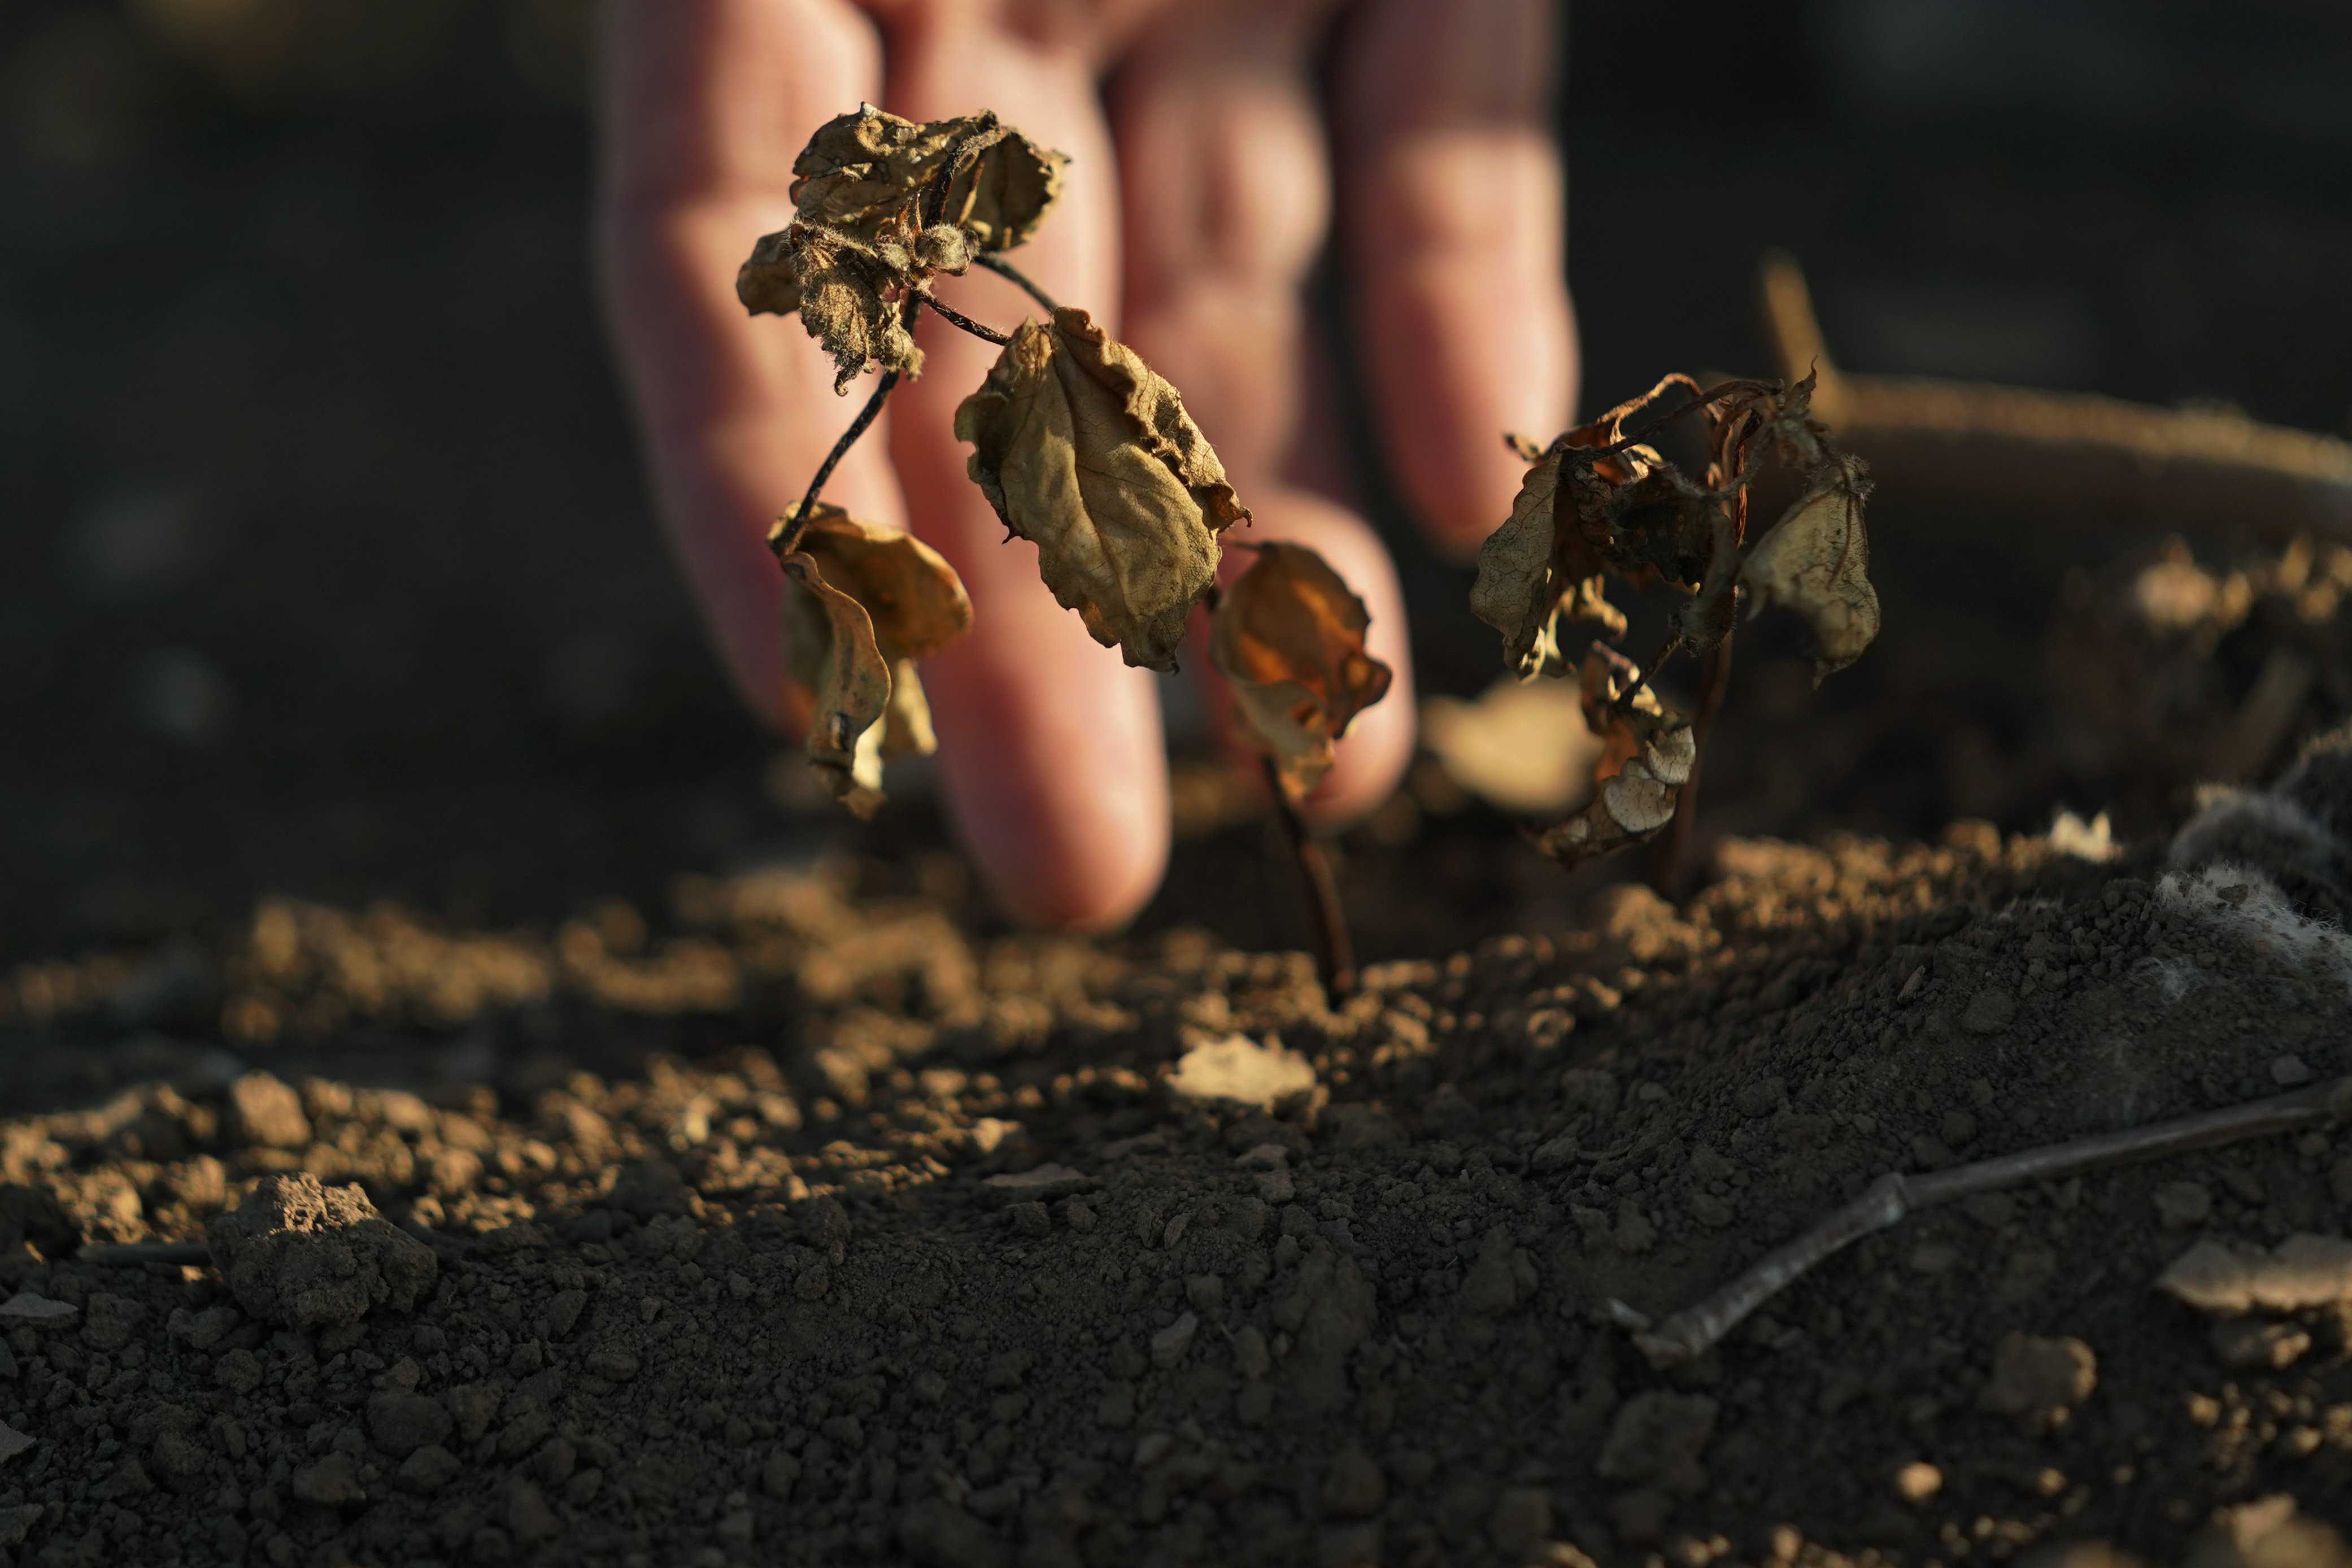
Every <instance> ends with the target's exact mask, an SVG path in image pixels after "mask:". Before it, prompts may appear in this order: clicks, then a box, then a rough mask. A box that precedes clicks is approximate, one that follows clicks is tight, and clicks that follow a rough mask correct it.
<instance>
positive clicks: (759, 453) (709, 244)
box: [596, 0, 901, 727]
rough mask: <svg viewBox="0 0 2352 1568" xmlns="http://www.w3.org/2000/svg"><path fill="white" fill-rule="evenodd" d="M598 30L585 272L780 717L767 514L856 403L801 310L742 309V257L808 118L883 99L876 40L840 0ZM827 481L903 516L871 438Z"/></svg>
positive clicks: (700, 552)
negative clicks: (806, 327) (593, 194)
mask: <svg viewBox="0 0 2352 1568" xmlns="http://www.w3.org/2000/svg"><path fill="white" fill-rule="evenodd" d="M602 53H603V72H604V79H603V82H602V94H601V96H602V99H603V110H604V113H603V121H604V125H603V129H604V152H603V157H602V160H601V163H600V168H599V175H600V178H599V189H598V193H597V215H596V239H597V260H598V264H599V265H598V271H599V274H600V280H601V282H602V284H603V291H604V305H605V310H606V313H607V315H608V316H609V317H610V319H611V325H612V333H613V337H614V342H615V343H616V345H617V347H618V348H619V350H620V357H621V360H622V363H623V367H624V368H625V370H626V371H627V372H628V374H627V377H626V379H627V382H628V387H629V391H630V393H631V395H632V400H633V402H634V403H635V409H636V415H637V422H638V424H639V426H641V428H642V429H643V431H644V433H645V436H646V463H647V467H648V468H649V469H650V470H651V479H652V481H653V488H654V493H655V500H656V505H657V508H658V510H659V511H660V514H661V518H662V521H663V524H664V526H665V527H666V528H667V531H668V533H669V537H670V542H671V545H672V548H673V550H674V552H675V553H676V554H677V559H678V562H679V564H680V565H681V566H682V567H683V568H684V570H685V573H686V576H687V580H688V584H689V586H690V587H691V588H692V589H693V592H694V596H695V599H696V601H697V603H698V604H699V605H700V606H701V608H702V612H703V616H704V618H705V619H706V620H707V621H708V622H709V626H710V631H711V636H712V638H713V640H714V641H715V642H716V643H717V644H718V646H719V652H720V655H721V657H722V658H723V660H724V662H725V664H726V667H727V670H728V673H729V675H730V677H732V678H733V679H734V681H735V684H736V686H737V687H738V688H739V689H740V690H741V691H742V693H743V695H744V697H745V698H746V699H747V700H749V701H750V702H751V706H752V707H753V708H754V709H755V710H758V711H759V712H760V713H761V715H762V716H763V717H765V718H766V719H767V720H768V721H770V722H771V723H773V724H777V725H779V726H780V727H789V724H790V721H791V719H792V717H793V715H792V714H791V712H790V708H791V701H790V699H789V697H788V694H787V687H786V683H785V680H784V673H783V652H782V632H781V629H780V626H779V624H778V612H779V610H780V607H781V606H782V602H783V578H782V574H780V573H779V572H778V571H777V569H776V563H775V560H774V558H773V557H772V556H771V555H770V554H769V552H768V547H767V542H766V540H767V532H768V525H769V523H770V521H772V519H773V518H774V517H775V516H776V515H777V514H778V513H779V512H782V511H784V510H787V509H789V508H790V507H791V506H792V505H793V502H794V501H796V500H798V499H799V497H800V493H801V490H802V489H803V487H804V486H805V485H807V483H808V481H809V476H810V475H811V474H813V473H814V472H815V470H816V467H817V465H818V463H820V462H821V461H823V460H824V455H825V453H826V451H827V450H828V449H829V448H830V447H832V445H833V441H834V438H835V437H836V436H837V435H839V434H840V432H841V430H842V427H843V426H845V425H846V424H847V423H848V422H849V419H850V417H851V416H852V415H853V414H854V413H855V412H856V408H857V403H856V400H854V399H849V398H842V397H837V396H835V395H834V391H833V374H832V371H831V368H830V367H829V365H828V364H827V363H826V361H825V359H824V355H823V354H821V353H817V352H816V350H815V347H814V344H812V343H811V342H809V341H808V338H807V335H806V334H805V333H804V332H803V331H801V328H800V325H799V323H798V322H796V321H777V320H775V319H773V318H756V317H751V316H748V315H746V314H745V313H744V310H743V307H742V304H741V303H740V301H739V300H737V299H736V297H735V269H736V268H737V267H738V266H739V265H740V263H741V262H742V260H743V258H744V257H746V256H748V255H749V254H750V253H751V244H752V242H753V241H754V240H756V239H757V238H759V237H760V236H761V235H763V234H768V233H771V232H772V231H774V230H776V229H780V228H782V227H783V226H785V225H787V224H788V223H790V222H791V221H792V218H793V200H792V194H791V187H792V180H793V159H794V158H795V156H797V154H798V153H799V151H800V148H801V145H802V143H803V142H806V141H807V140H808V135H809V132H811V131H812V130H814V128H815V127H816V126H817V125H818V124H820V123H821V122H823V121H825V120H826V119H828V118H830V117H831V116H833V115H835V114H837V113H840V112H841V111H842V110H844V109H845V108H854V107H855V106H856V103H857V101H858V100H859V99H860V98H877V97H879V96H880V95H881V79H882V63H881V48H880V44H879V41H878V39H877V37H876V36H875V33H874V28H873V26H872V25H871V24H870V23H869V22H868V21H867V20H866V18H865V17H864V16H860V15H859V14H858V13H856V11H854V10H852V9H851V8H850V7H849V6H848V5H845V4H842V3H839V0H610V3H609V4H607V5H606V6H605V8H604V49H603V51H602ZM861 390H862V389H861ZM827 494H828V496H830V497H831V498H832V499H833V500H837V501H839V502H841V503H842V504H844V505H845V506H847V507H849V508H850V509H851V510H855V511H856V512H858V513H859V514H860V515H862V516H866V517H869V518H872V519H874V520H875V521H881V522H897V521H899V520H900V516H901V504H900V501H899V498H898V487H897V484H896V482H895V481H894V480H893V479H891V477H890V474H889V471H888V465H887V458H886V456H885V453H884V450H883V444H882V442H881V441H878V440H877V441H872V442H869V443H867V444H866V445H865V446H864V447H861V448H858V449H856V450H853V451H852V452H851V453H850V456H849V458H848V460H847V461H846V462H845V463H844V464H843V465H842V467H841V469H840V470H839V472H838V473H837V474H836V475H835V478H834V479H833V481H832V483H831V484H830V485H829V486H828V487H827Z"/></svg>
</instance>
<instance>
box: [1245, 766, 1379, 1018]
mask: <svg viewBox="0 0 2352 1568" xmlns="http://www.w3.org/2000/svg"><path fill="white" fill-rule="evenodd" d="M1260 761H1261V763H1263V765H1264V766H1265V787H1266V789H1267V790H1268V791H1269V792H1271V793H1272V795H1274V815H1275V818H1276V821H1278V822H1280V823H1281V824H1282V836H1283V837H1284V838H1286V839H1287V840H1288V841H1289V844H1290V854H1291V858H1293V859H1294V860H1296V861H1297V862H1298V879H1299V881H1300V882H1301V883H1302V884H1304V885H1305V887H1306V889H1307V917H1308V920H1309V921H1310V922H1311V923H1312V924H1313V925H1314V927H1315V960H1316V967H1317V968H1318V969H1319V970H1321V971H1322V975H1323V991H1324V994H1325V995H1327V996H1328V997H1330V998H1331V999H1333V1000H1335V1001H1336V1000H1338V999H1339V997H1341V996H1344V995H1346V994H1348V993H1349V992H1350V991H1353V990H1354V989H1355V988H1356V948H1355V943H1354V942H1351V941H1350V940H1349V936H1348V914H1347V911H1346V910H1344V909H1342V908H1341V907H1340V904H1339V882H1338V881H1337V880H1336V879H1334V878H1333V877H1332V875H1331V861H1330V859H1329V858H1328V857H1327V856H1326V855H1325V854H1324V853H1323V846H1322V845H1320V844H1318V843H1317V842H1316V841H1315V838H1314V836H1313V835H1311V834H1309V833H1308V832H1307V824H1306V823H1304V822H1302V821H1300V820H1299V816H1298V808H1297V807H1296V806H1294V805H1291V804H1290V795H1289V793H1288V792H1287V791H1286V790H1285V789H1284V788H1283V787H1282V772H1281V770H1280V769H1279V768H1277V767H1276V766H1275V764H1274V759H1273V758H1272V757H1264V758H1261V759H1260Z"/></svg>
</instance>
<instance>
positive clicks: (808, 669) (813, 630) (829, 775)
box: [783, 551, 890, 816]
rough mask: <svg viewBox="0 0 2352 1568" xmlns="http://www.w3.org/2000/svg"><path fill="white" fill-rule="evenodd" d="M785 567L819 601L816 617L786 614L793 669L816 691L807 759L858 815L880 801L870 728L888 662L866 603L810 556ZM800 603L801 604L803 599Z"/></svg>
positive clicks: (874, 734)
mask: <svg viewBox="0 0 2352 1568" xmlns="http://www.w3.org/2000/svg"><path fill="white" fill-rule="evenodd" d="M783 566H784V575H785V576H787V577H789V578H791V579H792V580H793V582H794V583H796V584H799V585H800V588H801V590H802V592H803V595H806V596H808V597H811V598H814V600H815V601H816V608H817V609H818V610H820V611H821V612H823V620H822V623H821V624H820V623H819V617H818V616H811V615H805V614H801V615H792V616H787V619H786V627H785V632H786V637H787V642H786V648H787V651H788V656H789V658H790V660H791V663H792V667H793V670H792V673H793V679H795V680H797V681H799V682H800V683H801V684H802V685H803V686H804V687H806V688H807V689H809V691H810V692H811V693H812V694H813V695H814V698H815V710H814V712H813V713H812V714H811V715H810V717H809V731H808V758H809V766H810V767H812V768H814V769H815V770H816V774H817V777H818V778H820V779H822V780H823V781H824V787H825V790H826V792H827V793H828V794H830V795H832V796H833V798H834V799H835V800H837V801H839V802H841V804H842V805H845V806H847V807H848V808H849V809H850V811H851V812H852V813H854V814H855V815H856V816H872V815H873V814H874V810H875V808H876V807H877V806H878V805H881V804H882V746H881V742H882V735H881V732H880V731H878V730H877V729H876V728H875V721H876V720H877V719H879V718H881V717H882V715H883V713H884V711H885V710H887V709H888V707H889V705H890V667H889V665H888V664H887V663H886V662H884V660H883V658H882V652H881V649H880V648H879V647H877V646H876V644H875V640H874V621H873V618H872V617H871V616H867V615H866V608H865V606H864V605H860V604H859V603H858V602H857V601H856V599H853V598H851V597H850V596H849V595H847V594H845V593H843V592H842V591H841V590H840V589H838V588H836V587H835V586H833V584H830V583H827V582H826V581H825V580H824V573H823V572H822V571H820V570H819V569H818V567H817V563H815V562H814V561H813V560H811V559H810V558H809V557H808V556H806V555H804V554H803V553H801V552H798V551H794V552H793V553H792V554H790V555H787V556H785V557H784V561H783ZM802 607H803V609H805V608H806V606H805V605H803V606H802Z"/></svg>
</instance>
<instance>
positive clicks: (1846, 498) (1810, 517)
mask: <svg viewBox="0 0 2352 1568" xmlns="http://www.w3.org/2000/svg"><path fill="white" fill-rule="evenodd" d="M1869 489H1870V487H1869V485H1868V483H1867V482H1866V481H1865V480H1864V478H1863V465H1862V462H1861V460H1860V459H1859V458H1849V457H1843V456H1835V457H1832V458H1830V459H1829V460H1828V461H1827V462H1825V463H1824V464H1822V467H1821V468H1818V469H1816V470H1815V471H1814V473H1813V475H1812V483H1811V488H1810V489H1807V491H1806V492H1805V494H1804V495H1803V496H1802V497H1801V498H1800V499H1799V500H1798V501H1797V503H1796V504H1795V505H1794V506H1792V507H1790V509H1789V510H1788V511H1787V512H1785V513H1784V514H1782V516H1781V518H1780V521H1779V522H1778V523H1777V524H1775V525H1774V526H1773V529H1772V531H1770V532H1769V533H1768V534H1766V535H1765V536H1764V537H1763V539H1762V540H1761V541H1760V542H1759V543H1758V544H1757V546H1756V548H1755V549H1754V550H1752V551H1750V552H1748V561H1747V563H1746V564H1745V565H1743V566H1742V567H1741V568H1740V573H1739V580H1740V582H1741V584H1744V585H1745V586H1746V587H1747V588H1748V589H1749V590H1750V591H1751V592H1752V593H1753V594H1754V595H1755V596H1756V606H1757V608H1758V609H1759V610H1760V609H1762V608H1763V606H1764V605H1768V604H1773V603H1779V604H1783V605H1788V606H1789V607H1790V609H1792V610H1795V611H1796V612H1797V613H1798V614H1799V615H1801V616H1804V617H1805V619H1806V620H1807V621H1808V622H1810V623H1811V626H1812V628H1813V638H1814V642H1815V644H1816V647H1815V649H1814V658H1813V684H1815V685H1816V686H1818V685H1820V684H1821V682H1822V677H1824V676H1827V675H1829V674H1831V673H1832V672H1833V671H1836V670H1840V669H1843V668H1845V667H1846V666H1847V665H1849V664H1852V663H1853V661H1854V660H1855V659H1857V658H1861V657H1862V652H1863V649H1864V648H1866V647H1869V646H1870V643H1871V639H1872V638H1874V637H1876V636H1877V635H1878V593H1877V590H1875V589H1874V588H1873V587H1872V586H1871V585H1870V542H1869V538H1868V536H1867V535H1866V534H1865V533H1864V528H1863V519H1862V502H1863V498H1864V496H1865V495H1867V494H1868V493H1869Z"/></svg>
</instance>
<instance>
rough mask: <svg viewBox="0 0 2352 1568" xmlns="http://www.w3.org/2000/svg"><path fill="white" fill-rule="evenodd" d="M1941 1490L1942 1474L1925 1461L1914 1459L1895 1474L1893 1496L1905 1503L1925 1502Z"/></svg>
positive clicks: (1942, 1483) (1942, 1484) (1942, 1487)
mask: <svg viewBox="0 0 2352 1568" xmlns="http://www.w3.org/2000/svg"><path fill="white" fill-rule="evenodd" d="M1943 1489H1944V1472H1943V1471H1941V1470H1939V1469H1937V1468H1936V1467H1935V1466H1933V1465H1931V1464H1929V1463H1927V1461H1926V1460H1925V1459H1914V1460H1912V1461H1911V1462H1910V1463H1909V1464H1907V1465H1906V1466H1904V1467H1903V1468H1901V1469H1899V1470H1897V1471H1895V1496H1896V1497H1899V1498H1901V1499H1902V1500H1904V1501H1905V1502H1908V1503H1921V1502H1926V1501H1927V1500H1928V1499H1929V1498H1931V1497H1934V1496H1935V1495H1936V1494H1937V1492H1939V1491H1941V1490H1943Z"/></svg>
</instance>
